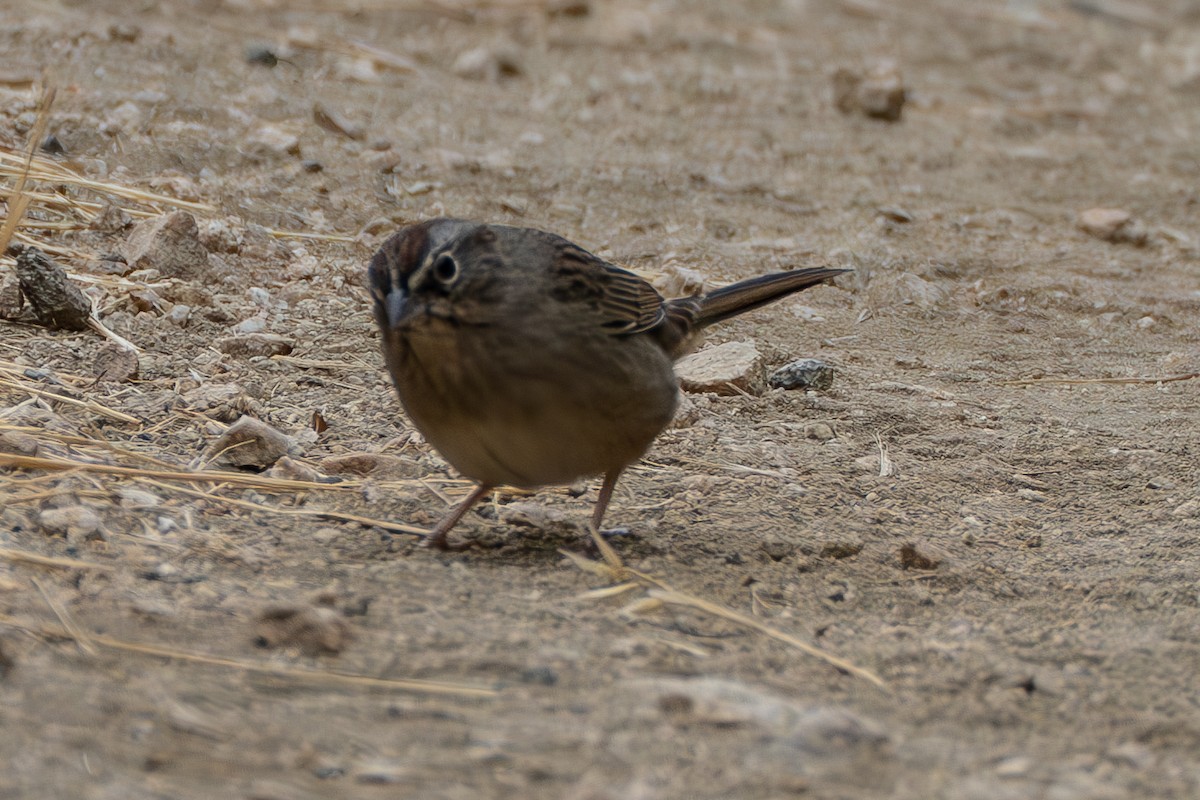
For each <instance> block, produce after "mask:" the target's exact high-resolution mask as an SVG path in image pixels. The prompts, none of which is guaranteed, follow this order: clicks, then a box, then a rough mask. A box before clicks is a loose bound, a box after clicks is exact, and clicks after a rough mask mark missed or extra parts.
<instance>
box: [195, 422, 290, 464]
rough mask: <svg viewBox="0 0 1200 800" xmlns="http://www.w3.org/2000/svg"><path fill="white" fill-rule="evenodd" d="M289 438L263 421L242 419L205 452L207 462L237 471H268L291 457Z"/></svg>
mask: <svg viewBox="0 0 1200 800" xmlns="http://www.w3.org/2000/svg"><path fill="white" fill-rule="evenodd" d="M293 446H294V445H293V442H292V439H291V438H290V437H288V436H287V435H285V434H283V433H280V432H279V431H277V430H275V429H274V428H272V427H271V426H270V425H268V424H267V423H265V422H263V421H262V420H259V419H255V418H254V417H242V418H241V419H239V420H238V421H237V422H235V423H233V424H232V425H230V426H229V428H228V429H226V431H225V433H224V434H222V435H221V436H220V437H219V438H218V439H217V440H216V441H215V442H213V443H212V444H211V445H209V447H208V449H207V450H206V451H205V455H204V459H203V460H204V462H205V463H213V464H220V465H223V466H231V467H238V468H246V467H251V468H255V469H266V468H267V467H270V466H271V465H272V464H274V463H275V462H276V461H278V460H279V459H280V458H282V457H283V456H285V455H287V454H288V451H289V450H290V449H291V448H292V447H293Z"/></svg>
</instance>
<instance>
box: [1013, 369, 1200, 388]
mask: <svg viewBox="0 0 1200 800" xmlns="http://www.w3.org/2000/svg"><path fill="white" fill-rule="evenodd" d="M1196 378H1200V372H1188V373H1185V374H1183V375H1167V376H1165V377H1161V378H1027V379H1025V380H1016V381H997V383H998V384H999V385H1000V386H1036V385H1038V384H1061V385H1066V386H1084V385H1088V384H1093V383H1118V384H1120V383H1149V384H1155V383H1176V382H1177V381H1190V380H1195V379H1196Z"/></svg>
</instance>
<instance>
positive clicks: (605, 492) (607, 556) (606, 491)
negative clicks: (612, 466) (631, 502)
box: [591, 469, 625, 575]
mask: <svg viewBox="0 0 1200 800" xmlns="http://www.w3.org/2000/svg"><path fill="white" fill-rule="evenodd" d="M619 477H621V470H619V469H618V470H614V471H612V472H607V473H605V475H604V483H602V484H600V494H599V496H597V497H596V508H595V509H594V510H593V511H592V525H591V534H592V541H593V542H595V543H596V549H597V550H599V551H600V555H601V556H603V557H604V563H605V564H607V565H608V567H609V569H611V570H613V572H614V573H616V574H617V575H623V574H624V572H625V562H624V561H622V560H621V557H620V556H619V555H617V551H616V550H614V549H613V547H612V545H611V544H609V543H608V542H607V541H606V540H605V538H604V537H603V536H601V535H600V523H601V522H603V521H604V512H605V511H607V510H608V501H609V500H611V499H612V494H613V489H615V488H616V486H617V478H619Z"/></svg>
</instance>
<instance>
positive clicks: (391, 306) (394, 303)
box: [384, 287, 408, 328]
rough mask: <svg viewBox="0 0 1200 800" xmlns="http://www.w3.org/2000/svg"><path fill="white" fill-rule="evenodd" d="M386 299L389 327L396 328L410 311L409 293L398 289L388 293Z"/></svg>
mask: <svg viewBox="0 0 1200 800" xmlns="http://www.w3.org/2000/svg"><path fill="white" fill-rule="evenodd" d="M384 299H385V300H386V301H387V303H386V304H387V319H388V327H389V328H395V327H396V326H397V325H399V324H400V320H401V319H402V318H403V317H404V312H405V311H407V310H408V292H406V291H404V290H403V289H401V288H398V287H397V288H394V289H392V290H391V291H390V292H388V293H387V297H386V298H384Z"/></svg>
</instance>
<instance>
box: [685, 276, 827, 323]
mask: <svg viewBox="0 0 1200 800" xmlns="http://www.w3.org/2000/svg"><path fill="white" fill-rule="evenodd" d="M849 271H850V270H848V269H836V268H834V267H810V268H807V269H795V270H792V271H790V272H772V273H771V274H769V275H760V276H758V277H757V278H748V279H746V280H744V281H738V282H737V283H732V284H730V285H729V286H722V287H721V288H720V289H716V290H714V291H711V292H709V293H708V294H705V295H702V296H701V297H700V298H699V301H700V313H699V314H698V315H697V316H696V320H695V325H696V327H697V328H706V327H708V326H709V325H713V324H716V323H718V322H721V321H722V320H726V319H729V318H730V317H736V316H737V315H738V314H741V313H742V312H744V311H751V310H753V309H756V308H759V307H760V306H765V305H766V304H767V303H773V302H775V301H776V300H779V299H782V298H784V297H787V296H788V295H789V294H792V293H793V292H798V291H800V290H802V289H807V288H808V287H810V286H814V285H816V284H818V283H821V282H822V281H825V280H827V279H829V278H832V277H834V276H835V275H841V274H842V273H844V272H849Z"/></svg>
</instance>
